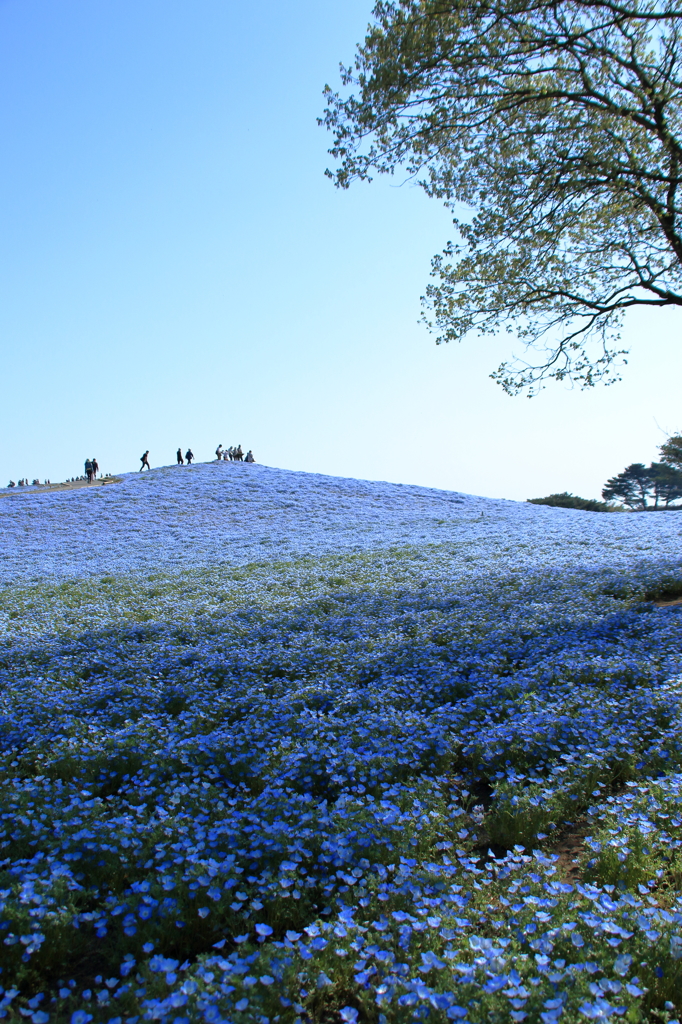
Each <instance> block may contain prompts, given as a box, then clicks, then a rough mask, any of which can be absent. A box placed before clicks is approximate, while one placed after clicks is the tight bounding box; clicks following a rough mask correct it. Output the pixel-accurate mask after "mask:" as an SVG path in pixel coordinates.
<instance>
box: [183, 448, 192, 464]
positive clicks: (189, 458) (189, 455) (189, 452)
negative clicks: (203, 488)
mask: <svg viewBox="0 0 682 1024" xmlns="http://www.w3.org/2000/svg"><path fill="white" fill-rule="evenodd" d="M185 458H186V459H187V465H188V466H191V465H192V459H193V458H194V452H193V451H192V449H191V448H188V449H187V451H186V452H185Z"/></svg>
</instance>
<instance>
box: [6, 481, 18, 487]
mask: <svg viewBox="0 0 682 1024" xmlns="http://www.w3.org/2000/svg"><path fill="white" fill-rule="evenodd" d="M7 486H8V487H16V486H17V485H16V483H15V482H14V480H10V482H9V483H8V484H7Z"/></svg>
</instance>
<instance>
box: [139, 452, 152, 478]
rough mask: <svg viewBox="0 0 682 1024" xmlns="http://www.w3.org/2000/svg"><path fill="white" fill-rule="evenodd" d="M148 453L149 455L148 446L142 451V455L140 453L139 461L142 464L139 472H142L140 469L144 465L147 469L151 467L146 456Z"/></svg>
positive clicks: (141, 468)
mask: <svg viewBox="0 0 682 1024" xmlns="http://www.w3.org/2000/svg"><path fill="white" fill-rule="evenodd" d="M148 455H149V448H147V451H146V452H145V453H144V455H140V462H141V463H142V465H141V466H140V473H141V472H142V470H143V469H144V467H145V466H146V467H147V469H151V468H152V467H151V466H150V465H149V459H148V458H147V456H148Z"/></svg>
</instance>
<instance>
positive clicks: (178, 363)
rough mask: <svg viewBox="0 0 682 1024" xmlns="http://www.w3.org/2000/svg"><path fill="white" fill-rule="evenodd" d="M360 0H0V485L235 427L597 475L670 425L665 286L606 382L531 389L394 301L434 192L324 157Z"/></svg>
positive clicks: (418, 289)
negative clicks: (340, 178)
mask: <svg viewBox="0 0 682 1024" xmlns="http://www.w3.org/2000/svg"><path fill="white" fill-rule="evenodd" d="M370 11H371V3H369V2H360V0H344V2H343V3H338V2H332V0H295V2H294V3H289V4H283V3H281V0H277V2H275V0H261V3H259V4H241V3H236V2H235V0H191V2H190V0H182V2H180V0H97V2H92V0H0V51H1V52H0V138H1V139H2V160H0V261H1V267H0V290H1V293H2V294H1V295H0V339H1V344H2V361H3V373H2V382H3V383H2V401H1V402H0V430H1V434H2V445H1V447H0V483H1V484H5V483H6V480H7V479H9V478H10V477H12V478H13V479H15V480H16V479H17V478H18V477H20V476H28V477H29V478H33V477H34V476H37V477H40V478H44V477H50V478H51V479H52V480H58V479H63V478H64V477H66V476H72V475H75V474H77V473H79V472H82V464H83V461H84V459H85V458H86V457H87V456H92V455H95V456H97V458H98V460H99V463H100V465H101V466H102V468H103V469H104V470H106V471H110V472H117V471H122V470H125V469H135V468H137V466H138V465H139V461H138V460H139V456H140V454H141V453H142V451H144V449H146V448H149V449H150V459H151V462H152V465H155V464H156V465H158V464H161V463H167V462H170V461H172V459H173V457H174V452H175V449H176V448H177V446H178V445H182V446H183V448H184V447H186V446H188V445H189V446H191V447H192V448H193V450H194V452H195V454H196V455H197V457H198V458H200V459H208V458H210V457H211V456H212V452H213V450H214V448H215V446H216V444H217V443H218V442H221V443H222V444H223V445H225V446H227V445H229V444H232V443H237V442H239V443H241V444H242V445H243V446H244V448H247V447H251V448H253V450H254V452H255V455H256V458H257V459H258V460H259V461H263V462H266V463H268V464H270V465H275V466H281V467H288V468H293V469H308V470H314V471H316V472H323V473H332V474H340V475H345V476H360V477H366V478H372V479H387V480H395V481H404V482H410V483H423V484H428V485H432V486H436V487H445V488H452V489H456V490H464V491H468V492H471V493H478V494H485V495H493V496H504V497H512V498H525V497H529V496H534V495H540V494H546V493H549V492H550V491H556V490H565V489H567V490H571V491H574V492H577V493H580V494H584V495H586V496H596V495H598V493H599V491H600V489H601V486H602V484H603V482H604V480H605V479H606V477H607V476H610V475H612V474H614V473H616V472H619V471H620V470H621V469H622V468H623V466H624V465H625V463H626V462H632V461H635V460H637V461H639V460H642V461H648V460H650V459H652V458H655V457H656V445H657V444H659V443H660V442H661V441H662V440H663V439H664V437H665V434H666V432H672V431H675V430H680V429H682V407H681V404H680V369H681V367H682V359H681V347H680V327H681V326H682V319H681V317H680V313H678V312H674V313H670V312H668V313H657V312H651V313H647V314H646V315H634V316H633V317H632V318H631V320H630V321H629V323H628V327H627V331H626V342H627V343H630V344H631V345H632V356H631V360H630V365H629V366H628V367H626V368H625V381H624V383H622V384H620V385H616V386H614V387H612V388H609V389H606V390H604V389H597V390H595V391H593V392H591V393H589V394H581V393H580V392H575V391H573V392H570V391H567V390H565V389H562V388H560V387H558V386H553V387H551V388H550V389H549V390H548V391H546V392H545V393H544V394H543V395H541V396H540V397H539V398H536V399H534V400H532V401H528V400H527V399H524V398H517V399H510V398H508V397H506V396H505V395H504V394H503V393H502V392H501V391H500V389H499V388H498V387H497V386H496V385H495V384H493V382H492V381H490V380H489V379H488V377H487V374H488V373H489V372H490V371H491V370H493V369H494V368H495V367H496V366H497V364H498V363H499V361H500V359H501V358H503V357H505V356H506V355H508V354H509V348H510V342H509V341H508V340H507V339H504V340H503V341H500V342H495V341H494V342H492V343H491V342H490V341H485V342H478V341H477V340H476V339H471V340H470V341H468V342H466V343H464V344H463V345H460V346H457V347H452V346H445V347H440V348H439V347H437V346H436V345H435V344H434V342H433V339H432V337H431V336H430V335H429V334H428V333H427V331H426V329H425V328H424V327H423V326H421V325H420V324H419V323H418V319H419V315H420V304H419V296H420V295H421V294H422V293H423V291H424V288H425V285H426V284H427V281H428V274H429V261H430V258H431V256H432V255H433V254H434V253H436V252H438V251H439V250H440V249H441V248H442V247H443V245H444V244H445V243H446V241H447V240H448V238H449V237H450V221H449V217H448V215H447V211H445V210H444V209H443V208H442V207H440V206H439V205H438V204H437V203H436V202H434V201H431V200H428V199H427V198H426V197H425V196H424V195H423V194H422V193H421V192H420V191H419V190H418V189H417V188H414V187H412V186H409V185H404V186H402V187H400V185H399V183H398V182H395V181H393V182H390V181H377V182H375V183H373V184H372V185H369V186H367V185H362V186H356V187H354V188H352V189H351V190H350V191H349V192H342V193H340V192H337V191H336V190H335V189H334V188H333V186H332V185H331V183H330V182H329V181H328V180H327V179H326V178H325V177H324V170H325V167H326V166H328V164H329V161H330V158H329V157H328V156H327V149H328V147H329V145H330V144H331V140H330V138H329V137H328V136H327V133H326V132H325V131H324V130H323V129H321V128H319V127H318V126H317V124H316V118H317V116H319V115H320V114H321V112H322V109H323V105H324V103H323V98H322V88H323V86H324V84H325V82H329V83H330V84H332V85H336V84H338V63H339V61H340V60H344V61H348V60H350V58H351V57H352V54H353V50H354V46H355V43H356V42H358V41H359V40H360V39H361V38H362V36H363V34H364V29H365V26H366V23H367V21H368V19H369V16H370ZM657 424H658V425H657ZM659 427H660V429H659Z"/></svg>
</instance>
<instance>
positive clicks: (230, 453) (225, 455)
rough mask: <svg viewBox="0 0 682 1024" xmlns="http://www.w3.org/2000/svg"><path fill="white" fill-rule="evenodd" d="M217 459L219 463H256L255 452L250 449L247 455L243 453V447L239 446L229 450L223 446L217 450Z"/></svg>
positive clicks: (219, 446)
mask: <svg viewBox="0 0 682 1024" xmlns="http://www.w3.org/2000/svg"><path fill="white" fill-rule="evenodd" d="M215 457H216V459H217V460H218V462H220V461H222V462H255V461H256V460H255V459H254V457H253V452H252V451H251V449H250V448H249V450H248V452H247V453H246V455H244V452H243V451H242V446H241V445H240V444H238V445H237V446H236V447H232V445H230V447H229V448H223V446H222V445H221V444H219V445H218V447H217V448H216V450H215Z"/></svg>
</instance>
